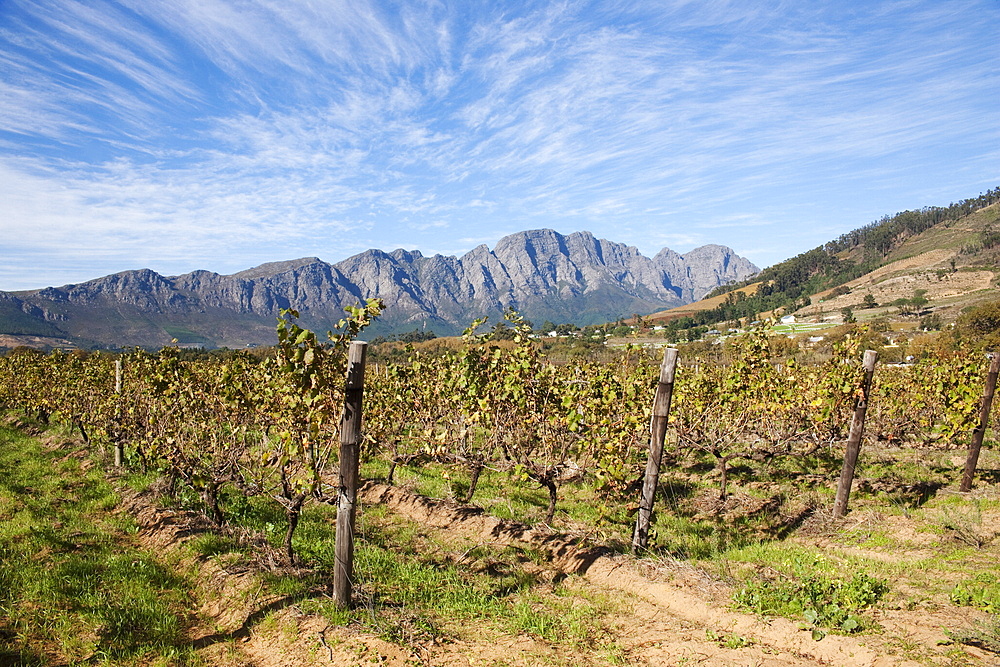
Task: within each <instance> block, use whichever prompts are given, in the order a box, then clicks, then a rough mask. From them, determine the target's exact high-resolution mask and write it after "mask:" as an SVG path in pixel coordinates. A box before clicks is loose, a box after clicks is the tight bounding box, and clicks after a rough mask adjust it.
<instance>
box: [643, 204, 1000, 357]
mask: <svg viewBox="0 0 1000 667" xmlns="http://www.w3.org/2000/svg"><path fill="white" fill-rule="evenodd" d="M997 202H1000V188H994V189H992V190H989V191H987V192H986V193H984V194H981V195H979V196H978V197H974V198H970V199H965V200H963V201H961V202H958V203H956V204H951V205H949V206H945V207H936V206H935V207H928V208H924V209H920V210H918V211H904V212H903V213H897V214H896V215H894V216H885V217H884V218H882V219H881V220H879V221H876V222H873V223H871V224H870V225H867V226H865V227H861V228H859V229H856V230H854V231H852V232H848V233H847V234H844V235H842V236H840V237H839V238H837V239H835V240H833V241H830V242H829V243H826V244H825V245H823V246H819V247H817V248H814V249H812V250H810V251H808V252H805V253H802V254H800V255H797V256H796V257H793V258H791V259H788V260H786V261H784V262H781V263H779V264H776V265H774V266H771V267H768V268H766V269H764V270H763V271H761V272H760V273H759V274H758V275H756V276H754V277H753V278H752V279H749V280H747V281H744V282H740V283H732V284H728V285H724V286H721V287H719V288H718V289H716V290H715V291H714V292H712V293H711V294H709V295H708V297H707V298H706V299H705V300H704V302H702V303H696V304H691V305H689V306H681V307H678V308H675V309H673V310H670V311H665V312H662V313H657V314H654V315H650V316H648V317H647V318H646V319H647V320H648V321H649V322H651V323H659V324H663V325H664V326H665V327H666V328H667V329H668V330H669V331H670V332H672V333H671V335H672V336H673V337H675V338H676V337H677V333H676V332H680V331H685V334H684V335H682V336H681V337H682V338H692V337H697V335H699V334H700V333H701V332H703V331H705V330H707V329H709V328H711V327H712V325H716V324H719V323H724V322H733V323H739V322H741V321H742V322H749V321H751V320H754V319H757V318H759V317H761V316H762V315H766V314H770V313H775V312H780V313H782V314H791V313H800V314H801V315H803V316H807V317H820V318H822V317H823V316H839V321H843V319H845V317H844V313H842V312H841V311H842V310H843V309H845V308H850V309H851V313H852V314H857V311H858V310H861V309H868V310H870V309H872V308H875V307H876V306H880V307H882V308H883V309H887V308H889V307H894V308H897V309H898V308H900V307H902V309H903V310H902V311H899V310H897V311H894V313H896V314H904V315H906V314H912V313H914V312H920V311H922V310H925V308H923V306H926V305H928V302H931V304H932V305H933V306H937V305H945V306H952V305H954V304H960V305H959V308H960V307H963V306H966V305H970V302H967V301H965V300H964V298H963V297H965V295H967V294H972V295H973V297H972V301H971V303H975V302H976V300H977V297H978V295H980V294H982V291H983V290H984V289H986V288H988V287H993V286H995V285H994V283H993V280H994V279H995V271H996V269H997V267H998V266H1000V205H998V203H997ZM970 273H971V274H975V275H967V274H970ZM949 274H952V275H949ZM954 274H958V275H954ZM888 279H892V282H887V280H888ZM920 290H923V292H922V293H920V294H917V292H919V291H920ZM869 293H870V294H872V297H871V299H867V298H866V296H867V294H869ZM843 297H849V298H843ZM914 298H916V299H917V301H916V302H913V301H912V299H914ZM921 298H925V299H927V301H921ZM832 299H837V300H836V301H832ZM957 310H958V308H951V309H947V310H945V312H943V313H941V314H940V316H942V319H943V320H944V321H945V322H947V321H951V320H954V318H955V317H956V316H957ZM885 313H886V310H883V311H880V312H879V313H878V314H885ZM871 314H875V313H869V315H871ZM831 319H833V317H831ZM846 319H848V320H849V319H851V316H850V315H847V316H846ZM698 327H703V328H702V329H701V330H700V331H696V332H695V333H696V335H694V336H688V335H686V330H689V329H696V328H698Z"/></svg>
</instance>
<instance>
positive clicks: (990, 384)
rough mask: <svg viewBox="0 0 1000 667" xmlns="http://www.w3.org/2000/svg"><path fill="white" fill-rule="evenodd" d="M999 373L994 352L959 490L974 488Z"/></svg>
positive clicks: (998, 356)
mask: <svg viewBox="0 0 1000 667" xmlns="http://www.w3.org/2000/svg"><path fill="white" fill-rule="evenodd" d="M997 373H1000V354H998V353H996V352H994V353H993V355H992V358H991V359H990V370H989V373H988V374H987V375H986V390H985V391H984V392H983V405H982V408H981V409H980V411H979V427H978V428H977V429H976V430H975V431H973V433H972V443H971V444H970V445H969V456H968V457H967V458H966V459H965V471H964V472H963V473H962V485H961V486H960V487H959V488H958V490H959V491H962V492H963V493H964V492H968V491H971V490H972V478H973V477H974V476H975V475H976V466H977V465H978V464H979V450H980V449H982V446H983V436H984V435H986V427H987V426H989V423H990V409H991V408H992V407H993V394H994V393H995V392H996V389H997Z"/></svg>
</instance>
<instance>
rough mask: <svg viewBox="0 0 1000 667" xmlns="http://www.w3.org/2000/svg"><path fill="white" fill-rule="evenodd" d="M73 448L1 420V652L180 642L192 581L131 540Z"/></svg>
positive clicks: (165, 647)
mask: <svg viewBox="0 0 1000 667" xmlns="http://www.w3.org/2000/svg"><path fill="white" fill-rule="evenodd" d="M69 453H70V452H68V451H66V450H57V451H53V450H48V449H45V448H43V447H42V446H41V445H40V444H39V442H38V441H37V440H34V439H32V438H29V437H26V436H24V435H23V434H21V433H19V432H16V431H12V430H9V429H4V428H0V662H3V661H4V660H5V659H6V660H13V661H14V663H15V664H35V663H39V664H41V663H48V662H53V661H55V662H62V661H69V662H75V661H81V660H84V659H97V660H101V659H142V660H147V659H149V660H154V659H156V658H157V657H163V656H176V655H178V654H179V652H184V651H185V650H186V649H185V647H184V643H185V642H184V638H183V628H184V623H185V620H184V618H185V615H184V609H185V607H186V605H187V603H188V600H189V594H190V589H189V587H188V585H187V582H185V581H184V580H183V579H182V578H180V577H179V576H178V575H176V574H175V573H174V572H173V571H172V570H171V569H170V568H169V567H167V566H165V565H164V564H163V563H161V562H160V561H159V560H158V559H157V558H155V557H154V556H152V555H150V554H147V553H144V552H143V551H142V550H141V549H138V548H136V547H134V546H132V544H131V540H130V537H129V534H128V532H127V531H125V530H123V529H122V528H123V527H126V524H128V523H129V522H128V521H122V520H121V519H119V518H118V517H115V516H113V515H111V514H110V510H111V509H112V508H113V507H114V506H115V505H116V503H117V497H116V495H115V493H114V492H113V489H112V488H111V487H110V485H109V484H108V483H107V482H106V481H104V479H103V477H102V475H101V474H100V472H99V471H98V470H97V469H96V468H92V469H90V470H86V469H84V467H82V466H81V465H80V461H79V459H78V458H76V457H73V456H68V454H69Z"/></svg>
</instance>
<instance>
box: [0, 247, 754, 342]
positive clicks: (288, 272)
mask: <svg viewBox="0 0 1000 667" xmlns="http://www.w3.org/2000/svg"><path fill="white" fill-rule="evenodd" d="M756 272H757V267H755V266H754V265H753V264H751V263H750V262H749V261H747V260H746V259H744V258H742V257H739V256H738V255H736V254H735V253H734V252H733V251H732V250H730V249H729V248H726V247H724V246H718V245H709V246H704V247H701V248H697V249H695V250H692V251H691V252H689V253H687V254H685V255H679V254H677V253H676V252H674V251H672V250H670V249H668V248H664V249H663V250H661V251H660V252H659V253H657V254H656V256H654V257H653V258H651V259H650V258H648V257H644V256H643V255H642V254H641V253H640V252H639V251H638V250H637V249H636V248H634V247H631V246H626V245H623V244H620V243H614V242H611V241H605V240H603V239H597V238H594V236H593V235H592V234H590V233H589V232H576V233H573V234H569V235H567V236H564V235H562V234H559V233H557V232H554V231H552V230H534V231H526V232H520V233H518V234H512V235H510V236H507V237H504V238H502V239H501V240H500V241H499V242H498V243H497V244H496V247H495V248H494V249H493V250H492V251H491V250H490V249H489V248H487V247H486V246H485V245H483V246H479V247H477V248H474V249H473V250H471V251H470V252H468V253H467V254H465V255H464V256H462V257H444V256H441V255H435V256H434V257H425V256H423V255H422V254H421V253H419V252H416V251H405V250H395V251H393V252H390V253H387V252H383V251H381V250H368V251H365V252H363V253H361V254H359V255H355V256H353V257H350V258H348V259H346V260H344V261H342V262H339V263H337V264H332V265H331V264H327V263H326V262H323V261H321V260H319V259H318V258H315V257H308V258H303V259H299V260H292V261H287V262H273V263H269V264H264V265H261V266H258V267H256V268H253V269H248V270H246V271H241V272H240V273H236V274H233V275H229V276H224V275H220V274H217V273H212V272H210V271H194V272H192V273H188V274H185V275H182V276H174V277H164V276H161V275H159V274H157V273H155V272H153V271H150V270H148V269H144V270H141V271H127V272H123V273H118V274H114V275H111V276H106V277H104V278H99V279H96V280H92V281H88V282H86V283H81V284H79V285H65V286H63V287H59V288H54V287H49V288H46V289H43V290H38V291H34V292H21V293H18V294H16V295H4V294H3V293H0V305H2V306H3V307H2V308H0V328H5V327H6V328H9V326H8V325H7V324H6V323H7V322H8V321H9V322H10V326H14V324H15V320H16V327H17V328H18V330H19V331H20V332H26V329H32V327H34V328H35V329H37V330H38V331H39V332H41V331H42V330H44V331H45V332H47V333H49V334H51V333H54V332H58V333H59V335H65V336H70V337H76V338H78V339H80V340H82V341H87V342H93V343H99V344H106V345H113V346H117V345H162V344H166V343H169V342H170V341H171V339H177V340H180V342H182V343H183V342H194V343H203V344H217V345H228V346H243V345H246V344H249V343H261V344H269V343H272V342H273V341H274V326H273V325H274V318H275V316H276V315H277V314H278V311H279V310H280V309H281V308H295V309H297V310H299V311H300V313H301V314H302V319H303V321H304V322H305V323H306V324H307V325H310V326H316V327H319V328H322V327H327V326H330V325H331V324H332V323H333V322H335V321H336V320H338V319H339V318H340V317H342V316H343V312H344V311H343V309H344V307H345V306H348V305H353V304H355V303H357V302H359V301H361V300H363V299H365V298H367V297H371V296H378V297H381V298H382V299H383V300H384V301H385V302H386V305H387V309H386V311H385V314H384V315H383V317H382V318H380V322H379V323H378V325H377V329H378V330H379V331H381V332H383V333H388V332H393V331H405V330H412V329H413V328H414V327H418V326H419V327H423V326H426V327H428V328H432V329H433V330H434V331H436V332H437V333H439V334H450V333H454V332H456V331H459V330H461V329H462V328H463V327H464V326H466V325H468V323H469V322H470V321H471V320H472V319H474V318H476V317H481V316H483V315H493V316H495V315H498V314H499V313H502V312H503V310H504V309H505V308H508V307H512V308H516V309H518V310H519V311H521V312H522V313H523V314H524V315H525V316H526V317H528V318H529V319H532V320H535V321H537V322H541V321H542V320H546V319H548V320H552V321H553V322H574V323H576V324H580V325H583V324H591V323H598V322H606V321H611V320H615V319H617V318H618V317H621V316H629V315H631V314H633V313H642V314H644V313H648V312H652V311H655V310H662V309H664V308H670V307H673V306H677V305H681V304H684V303H689V302H691V301H695V300H697V299H699V298H701V297H702V296H704V295H705V294H706V293H707V292H709V291H711V290H712V289H714V288H715V287H717V286H718V285H721V284H724V283H727V282H732V281H736V280H743V279H745V278H749V277H750V276H752V275H754V274H755V273H756ZM5 315H7V316H6V317H5ZM15 315H16V317H15ZM32 323H34V324H32ZM32 333H33V332H32ZM185 339H188V340H185Z"/></svg>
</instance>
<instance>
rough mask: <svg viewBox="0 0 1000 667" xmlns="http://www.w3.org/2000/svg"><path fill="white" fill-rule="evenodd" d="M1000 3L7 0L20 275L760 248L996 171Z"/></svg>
mask: <svg viewBox="0 0 1000 667" xmlns="http://www.w3.org/2000/svg"><path fill="white" fill-rule="evenodd" d="M997 44H1000V3H998V2H997V0H948V1H947V2H941V1H940V0H891V1H883V0H865V1H864V2H855V1H847V0H834V1H829V2H827V1H823V0H817V1H815V2H781V1H771V2H756V1H753V0H741V1H740V2H736V1H733V2H728V1H724V0H697V1H694V0H693V1H682V0H677V1H672V0H657V1H655V2H643V1H642V0H627V1H622V2H618V1H614V0H605V1H601V2H586V1H579V2H528V1H524V2H503V1H502V0H488V1H482V2H480V1H477V0H462V1H460V2H436V1H433V0H413V1H406V0H396V1H394V2H368V1H366V0H350V1H347V0H343V1H341V0H311V1H309V0H302V1H297V0H232V1H225V0H162V1H161V0H125V1H122V2H103V1H101V0H88V1H86V2H74V1H68V0H46V1H45V2H38V1H36V0H0V91H2V92H0V290H19V289H31V288H39V287H44V286H47V285H62V284H65V283H71V282H81V281H83V280H86V279H90V278H95V277H98V276H101V275H105V274H108V273H113V272H116V271H122V270H126V269H134V268H151V269H153V270H155V271H158V272H160V273H163V274H165V275H175V274H179V273H186V272H188V271H192V270H194V269H209V270H212V271H217V272H219V273H232V272H235V271H239V270H242V269H244V268H249V267H251V266H255V265H257V264H260V263H263V262H267V261H277V260H284V259H292V258H297V257H303V256H318V257H320V258H321V259H324V260H326V261H328V262H336V261H339V260H341V259H344V258H346V257H348V256H350V255H352V254H355V253H357V252H361V251H363V250H365V249H367V248H373V247H376V248H382V249H385V250H391V249H393V248H397V247H404V248H408V249H419V250H421V251H422V252H424V253H425V254H434V253H442V254H448V255H452V254H454V255H460V254H462V253H464V252H466V251H468V250H470V249H472V248H473V247H475V246H476V245H478V244H480V243H486V244H488V245H490V246H491V247H492V245H493V244H494V243H495V242H496V241H497V239H499V238H500V237H502V236H504V235H506V234H509V233H512V232H516V231H520V230H524V229H537V228H552V229H555V230H557V231H560V232H563V233H570V232H573V231H579V230H588V231H591V232H593V233H594V234H595V235H597V236H598V237H600V238H606V239H609V240H612V241H618V242H623V243H628V244H630V245H634V246H637V247H638V248H639V249H640V250H641V251H642V252H643V253H644V254H646V255H650V256H651V255H652V254H654V253H655V252H657V251H658V250H659V249H660V248H662V247H664V246H667V247H670V248H672V249H674V250H676V251H678V252H682V253H683V252H686V251H688V250H690V249H692V248H694V247H696V246H699V245H703V244H706V243H720V244H724V245H728V246H731V247H733V248H734V249H735V250H736V251H737V252H739V253H740V254H742V255H744V256H746V257H748V258H749V259H751V260H752V261H754V262H755V263H756V264H758V265H759V266H761V267H764V266H767V265H770V264H773V263H775V262H778V261H781V260H782V259H786V258H788V257H790V256H792V255H795V254H797V253H799V252H802V251H805V250H808V249H810V248H813V247H815V246H817V245H820V244H821V243H824V242H825V241H828V240H830V239H832V238H834V237H836V236H838V235H839V234H841V233H843V232H846V231H848V230H850V229H854V228H856V227H859V226H861V225H864V224H867V223H869V222H871V221H873V220H875V219H877V218H879V217H881V216H882V215H884V214H887V213H888V214H892V213H895V212H897V211H901V210H904V209H907V208H917V207H921V206H927V205H946V204H948V203H950V202H951V201H956V200H958V199H962V198H965V197H970V196H976V195H978V194H979V193H980V192H982V191H985V190H987V189H989V188H992V187H995V186H997V185H1000V57H998V55H997V46H996V45H997Z"/></svg>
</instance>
